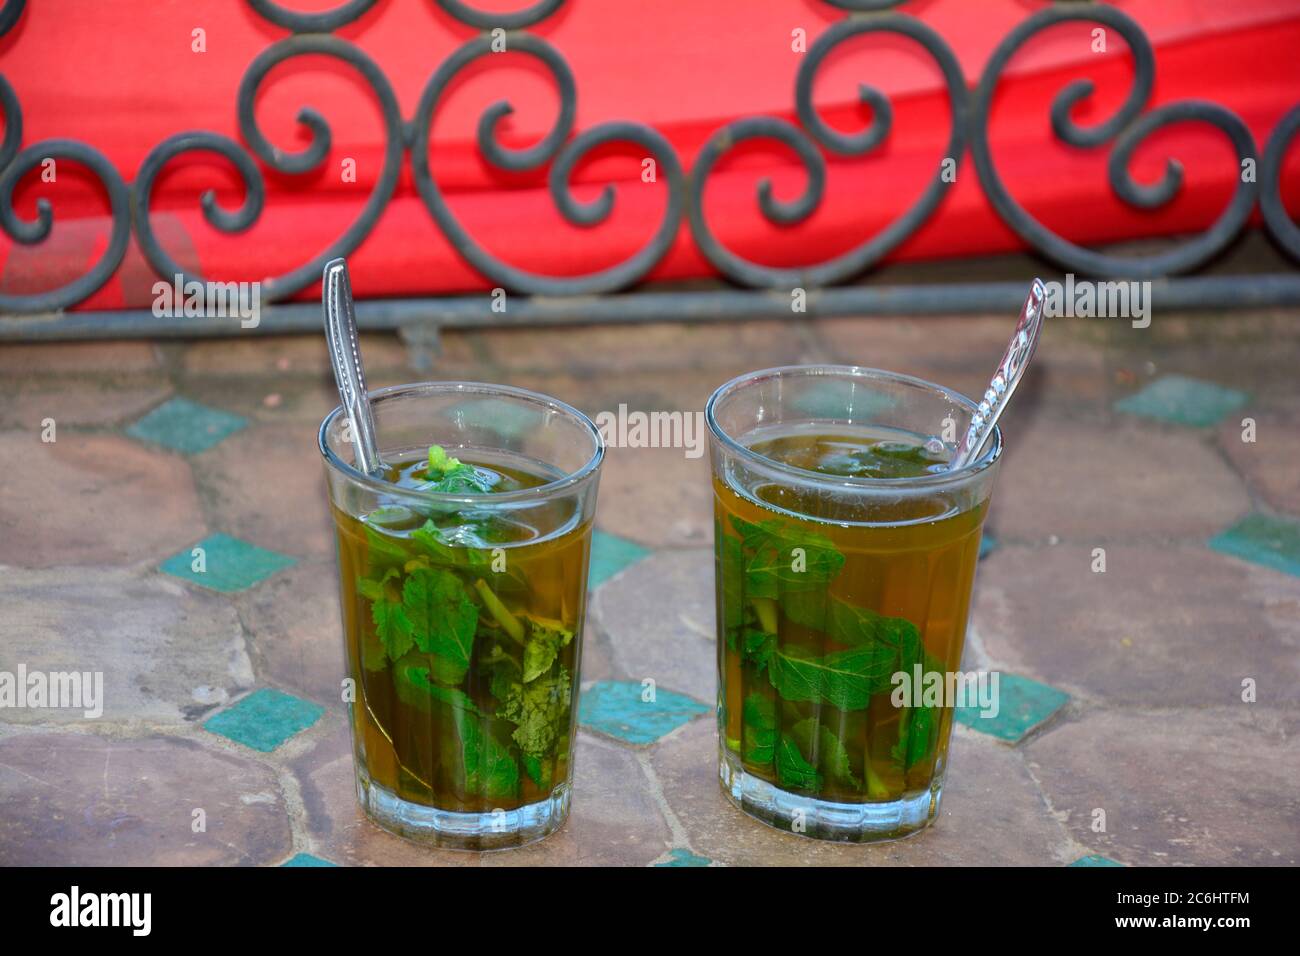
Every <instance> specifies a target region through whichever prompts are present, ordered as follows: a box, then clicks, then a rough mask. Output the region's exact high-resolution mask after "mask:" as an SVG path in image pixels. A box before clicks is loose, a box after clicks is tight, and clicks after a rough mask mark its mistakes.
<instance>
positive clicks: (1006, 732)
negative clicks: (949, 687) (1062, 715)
mask: <svg viewBox="0 0 1300 956" xmlns="http://www.w3.org/2000/svg"><path fill="white" fill-rule="evenodd" d="M1069 699H1070V695H1069V694H1067V693H1065V692H1064V691H1059V690H1057V689H1056V688H1055V687H1049V686H1048V685H1047V684H1040V683H1038V681H1036V680H1030V679H1029V678H1028V677H1020V676H1018V675H1016V674H1008V673H1006V672H1005V671H1001V672H999V674H998V713H997V716H995V717H984V716H981V713H980V708H979V707H977V706H976V707H958V708H956V713H955V714H954V716H955V718H956V719H957V721H958V723H962V724H965V725H966V726H967V727H969V728H971V730H977V731H979V732H980V733H982V734H989V735H991V736H993V737H997V738H998V739H999V740H1006V741H1009V742H1011V743H1015V742H1016V741H1018V740H1020V739H1021V738H1023V737H1024V736H1025V734H1027V733H1029V731H1031V730H1033V729H1034V728H1035V727H1037V726H1038V725H1039V724H1041V723H1042V722H1043V721H1045V720H1046V719H1047V718H1048V717H1051V716H1052V714H1054V713H1056V712H1057V711H1058V710H1059V709H1060V708H1061V707H1063V706H1064V705H1065V704H1066V702H1067V701H1069Z"/></svg>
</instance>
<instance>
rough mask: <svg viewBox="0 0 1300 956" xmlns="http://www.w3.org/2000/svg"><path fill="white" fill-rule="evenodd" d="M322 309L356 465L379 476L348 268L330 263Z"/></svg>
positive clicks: (335, 261) (339, 261)
mask: <svg viewBox="0 0 1300 956" xmlns="http://www.w3.org/2000/svg"><path fill="white" fill-rule="evenodd" d="M321 307H322V308H323V309H324V312H325V340H326V341H327V342H328V343H329V349H330V362H331V363H332V364H333V366H334V381H335V382H337V383H338V387H339V399H340V400H341V401H342V403H343V410H344V411H345V412H346V413H347V416H348V422H349V430H350V431H351V432H352V447H353V448H355V449H356V454H357V460H356V465H357V469H358V470H359V471H363V472H365V473H366V474H367V475H376V474H379V473H380V472H382V470H383V467H384V463H383V461H382V460H381V459H380V457H379V446H378V445H377V444H376V443H375V418H374V414H373V413H372V412H371V410H370V395H369V393H368V392H367V391H366V373H365V369H364V368H362V367H361V347H360V345H359V343H358V342H357V317H356V313H355V312H354V311H353V308H352V283H351V282H350V281H348V264H347V262H346V261H345V260H343V259H331V260H330V261H329V262H327V263H326V264H325V273H324V275H323V276H322V278H321Z"/></svg>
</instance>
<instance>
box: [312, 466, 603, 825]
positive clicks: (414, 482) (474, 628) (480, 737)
mask: <svg viewBox="0 0 1300 956" xmlns="http://www.w3.org/2000/svg"><path fill="white" fill-rule="evenodd" d="M458 454H459V455H460V456H461V459H462V460H463V461H464V462H465V463H466V464H469V465H473V466H475V467H476V468H477V469H480V471H479V474H489V475H490V476H492V481H493V487H492V489H491V490H492V491H498V492H499V491H513V490H518V489H524V488H533V487H536V486H538V485H541V484H544V483H546V482H548V481H551V480H553V479H554V478H556V477H558V476H557V475H556V474H553V473H551V472H549V471H547V470H545V469H543V468H541V467H539V466H537V465H535V464H534V463H529V462H520V461H517V460H512V459H508V458H505V457H503V456H502V455H500V454H496V453H478V454H474V453H470V452H466V451H460V452H458ZM393 459H396V460H397V462H398V463H397V464H396V465H394V466H393V467H392V468H391V469H390V472H389V474H388V475H387V476H386V477H387V479H388V480H389V481H390V482H392V483H393V484H396V485H399V486H401V487H405V488H418V487H419V486H420V484H421V482H422V481H423V480H425V479H426V478H427V477H428V475H427V474H426V473H425V471H426V468H427V462H426V460H425V459H424V456H423V455H422V454H421V453H420V452H415V451H413V452H411V453H410V454H409V455H404V456H393V457H392V458H390V460H393ZM554 507H556V508H564V507H570V505H567V504H565V503H562V502H556V503H555V505H554ZM534 516H535V515H534ZM334 517H335V521H336V527H337V530H338V545H339V565H340V571H341V575H342V588H341V591H342V600H343V621H344V627H345V632H346V635H345V636H346V643H347V650H348V659H349V666H350V671H351V676H352V678H353V680H354V681H355V682H356V702H355V703H354V705H353V708H352V730H353V734H354V736H355V745H356V753H357V754H358V760H359V761H360V762H362V763H363V765H364V772H363V774H362V779H363V781H367V783H366V784H363V785H371V786H378V787H380V788H382V789H383V790H386V791H388V792H389V793H391V794H394V795H396V796H397V797H399V798H401V799H402V800H406V801H410V802H413V803H417V804H420V805H423V806H427V807H433V808H437V809H439V810H446V811H453V812H465V813H491V812H493V811H495V810H512V809H515V808H518V807H520V806H524V805H527V804H532V803H536V802H537V801H540V800H543V799H545V798H547V797H548V796H550V795H551V794H552V793H553V791H555V789H556V788H558V787H561V786H567V783H568V780H569V775H570V773H569V771H570V753H569V742H570V740H571V737H572V731H573V719H574V714H575V712H576V710H575V701H576V695H577V673H578V668H577V662H578V660H579V655H580V653H581V633H580V631H579V628H580V622H581V621H582V620H583V603H584V601H585V598H586V575H587V558H588V554H587V552H588V542H589V540H590V535H589V528H588V527H587V525H586V524H578V523H577V522H576V519H575V520H573V521H571V522H570V523H569V524H568V525H567V526H566V525H565V523H564V520H563V516H559V519H560V520H559V521H557V522H555V523H550V522H547V524H548V526H550V527H557V526H558V527H560V528H561V531H560V532H559V533H552V534H550V535H547V536H542V535H540V534H539V533H538V532H537V531H536V530H535V529H534V527H533V526H532V524H531V523H530V522H528V521H525V520H514V519H511V518H510V517H509V516H508V512H505V511H502V510H498V509H494V510H493V511H492V512H491V513H488V512H487V511H480V512H476V511H475V510H474V509H472V508H460V509H456V508H453V509H446V508H444V509H441V510H439V509H434V510H433V511H431V512H430V513H419V514H417V513H415V512H413V511H411V510H410V509H408V508H406V507H380V508H378V509H377V510H375V511H374V512H372V513H371V514H369V515H363V516H360V517H357V516H353V515H350V514H345V513H343V512H341V511H339V510H338V509H337V508H336V509H335V513H334ZM539 523H540V522H539Z"/></svg>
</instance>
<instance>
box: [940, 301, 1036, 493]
mask: <svg viewBox="0 0 1300 956" xmlns="http://www.w3.org/2000/svg"><path fill="white" fill-rule="evenodd" d="M1046 298H1047V290H1046V289H1045V288H1044V287H1043V281H1042V280H1041V279H1035V280H1034V282H1033V285H1031V286H1030V287H1029V296H1028V297H1027V298H1026V299H1025V305H1024V308H1022V309H1021V310H1020V321H1019V322H1017V323H1016V331H1015V332H1014V333H1013V334H1012V336H1011V342H1010V344H1009V345H1007V350H1006V352H1005V353H1004V354H1003V356H1002V361H1001V362H999V363H998V367H997V371H995V372H994V373H993V380H992V381H991V382H989V387H988V388H987V389H986V390H985V392H984V398H983V399H982V400H981V401H980V403H979V408H977V409H976V410H975V414H974V415H972V416H971V420H970V427H969V428H968V429H966V435H965V437H964V438H962V440H961V444H959V445H958V446H957V450H956V451H954V452H953V453H952V458H951V459H950V460H949V462H948V470H949V471H955V470H956V469H958V468H962V467H965V466H966V465H968V464H970V462H972V461H974V460H975V458H976V457H977V456H978V455H979V453H980V450H981V449H982V448H983V447H984V443H985V442H987V441H988V438H989V436H990V435H992V434H993V426H994V425H996V424H997V422H998V417H999V416H1000V415H1001V414H1002V412H1003V410H1004V409H1006V407H1007V403H1008V402H1010V401H1011V393H1012V392H1014V391H1015V390H1016V386H1017V385H1019V384H1020V378H1021V376H1022V375H1023V374H1024V372H1025V368H1026V367H1027V366H1028V365H1029V360H1030V359H1031V358H1033V357H1034V349H1036V348H1037V347H1038V334H1039V332H1040V331H1041V330H1042V328H1043V302H1044V300H1045V299H1046Z"/></svg>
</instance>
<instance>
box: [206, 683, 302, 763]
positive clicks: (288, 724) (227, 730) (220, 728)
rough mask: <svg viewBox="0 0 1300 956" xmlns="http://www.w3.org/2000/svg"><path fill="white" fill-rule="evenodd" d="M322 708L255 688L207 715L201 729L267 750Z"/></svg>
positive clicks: (284, 695)
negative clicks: (239, 698) (221, 709)
mask: <svg viewBox="0 0 1300 956" xmlns="http://www.w3.org/2000/svg"><path fill="white" fill-rule="evenodd" d="M323 713H325V708H324V707H322V706H321V705H320V704H313V703H312V702H311V701H309V700H303V699H302V698H300V697H294V696H293V695H292V694H286V693H285V692H284V691H281V690H275V689H274V688H271V687H263V688H261V689H260V690H255V691H253V693H251V694H249V695H248V696H247V697H245V698H244V699H243V700H241V701H239V702H238V703H236V704H235V705H234V706H232V707H227V708H226V709H225V710H223V711H221V712H220V713H218V714H214V715H213V716H212V717H209V718H208V719H207V720H206V721H205V722H204V724H203V728H204V729H205V730H208V731H211V732H212V733H214V734H220V735H221V736H222V737H226V738H228V739H229V740H233V741H234V742H235V743H237V744H243V745H244V746H245V747H251V748H253V749H254V750H258V751H261V752H262V753H270V752H271V751H272V750H274V749H275V748H276V747H278V746H280V744H282V743H284V742H285V741H286V740H288V739H289V738H290V737H292V736H293V735H294V734H296V733H299V732H300V731H303V730H306V729H307V728H308V727H310V726H311V725H312V724H314V723H316V721H317V720H319V719H320V715H321V714H323Z"/></svg>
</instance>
